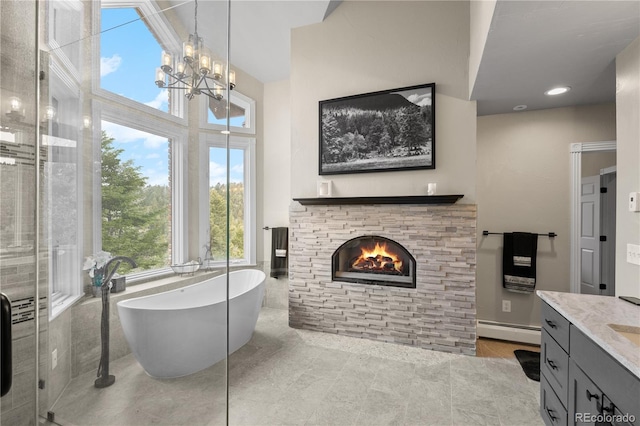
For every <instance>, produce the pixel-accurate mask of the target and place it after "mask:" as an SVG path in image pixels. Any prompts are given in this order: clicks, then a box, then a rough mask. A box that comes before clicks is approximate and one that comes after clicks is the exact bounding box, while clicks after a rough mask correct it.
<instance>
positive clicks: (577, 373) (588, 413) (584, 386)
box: [567, 359, 602, 425]
mask: <svg viewBox="0 0 640 426" xmlns="http://www.w3.org/2000/svg"><path fill="white" fill-rule="evenodd" d="M601 399H602V391H601V390H600V389H598V387H597V386H596V385H595V384H594V383H593V382H592V381H591V380H590V379H589V377H587V375H586V374H584V372H583V371H582V370H581V369H580V367H578V364H576V363H575V362H574V361H573V360H572V359H569V407H568V408H569V409H568V412H569V418H568V419H567V420H568V422H567V423H568V424H570V425H592V424H594V418H595V417H596V416H597V415H598V414H599V411H598V403H602V401H601Z"/></svg>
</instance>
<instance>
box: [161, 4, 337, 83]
mask: <svg viewBox="0 0 640 426" xmlns="http://www.w3.org/2000/svg"><path fill="white" fill-rule="evenodd" d="M341 1H342V0H247V1H245V0H231V13H230V16H231V31H230V48H229V50H230V52H231V54H230V61H231V63H233V64H234V65H235V66H236V67H238V68H240V69H242V70H243V71H245V72H247V73H249V74H251V75H252V76H254V77H255V78H257V79H258V80H260V81H261V82H263V83H268V82H272V81H279V80H285V79H287V78H289V68H290V64H291V60H290V53H289V52H290V46H291V43H290V33H291V29H292V28H297V27H302V26H305V25H311V24H317V23H319V22H322V21H323V19H324V18H325V16H328V15H329V14H330V13H331V12H332V11H333V10H334V9H335V8H336V7H337V6H338V4H339V3H340V2H341ZM169 3H170V4H171V5H172V6H177V7H175V8H174V9H173V10H174V12H175V14H176V15H177V16H178V18H179V19H180V21H181V22H185V23H187V24H186V29H187V30H188V31H189V32H193V11H194V3H193V1H187V2H185V0H171V1H169ZM226 12H227V7H226V2H223V1H217V0H200V1H198V33H199V34H200V36H201V37H203V39H204V41H205V43H206V44H207V45H208V46H210V48H211V49H212V50H213V51H217V52H226V46H224V41H225V40H226V34H225V32H226V27H227V25H226V22H225V17H226Z"/></svg>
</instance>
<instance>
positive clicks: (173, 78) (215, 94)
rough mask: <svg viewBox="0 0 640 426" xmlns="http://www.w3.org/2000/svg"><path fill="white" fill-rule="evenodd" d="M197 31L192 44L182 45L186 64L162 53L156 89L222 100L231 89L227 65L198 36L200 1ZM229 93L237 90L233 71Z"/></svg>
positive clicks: (191, 37) (191, 35) (230, 72)
mask: <svg viewBox="0 0 640 426" xmlns="http://www.w3.org/2000/svg"><path fill="white" fill-rule="evenodd" d="M194 22H195V28H194V32H193V34H189V41H185V42H184V43H183V44H182V60H179V61H177V63H176V64H175V69H174V68H173V65H174V59H173V57H172V56H171V54H170V53H167V52H166V51H163V52H162V59H161V65H160V68H158V69H156V86H158V87H159V88H162V89H178V90H184V91H185V93H184V94H185V96H186V97H187V99H189V100H191V99H193V97H194V96H195V95H200V94H203V95H206V96H208V97H210V98H212V99H215V100H217V101H219V100H221V99H222V97H223V93H224V91H225V89H226V88H227V84H226V83H225V78H224V74H225V73H224V70H225V67H224V63H223V62H222V61H217V60H214V59H213V56H212V55H211V51H210V50H209V49H208V48H207V47H205V45H204V41H203V40H202V37H199V36H198V0H195V12H194ZM228 86H229V90H233V88H234V87H235V86H236V73H235V72H234V71H233V70H229V84H228Z"/></svg>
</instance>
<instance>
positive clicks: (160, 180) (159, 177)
mask: <svg viewBox="0 0 640 426" xmlns="http://www.w3.org/2000/svg"><path fill="white" fill-rule="evenodd" d="M142 172H143V173H144V175H145V176H146V178H147V185H150V186H154V185H160V186H169V177H168V175H167V171H166V170H156V169H144V170H142Z"/></svg>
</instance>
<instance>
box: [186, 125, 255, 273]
mask: <svg viewBox="0 0 640 426" xmlns="http://www.w3.org/2000/svg"><path fill="white" fill-rule="evenodd" d="M227 146H228V148H229V149H241V150H243V151H244V173H243V176H244V181H243V185H244V259H241V260H232V259H229V263H230V264H232V265H233V266H241V265H242V266H255V265H256V264H257V263H256V250H257V247H256V208H255V207H256V139H255V138H253V137H247V136H235V135H233V136H232V135H220V134H212V133H200V146H199V153H200V155H199V157H200V159H199V161H200V164H199V169H200V176H199V185H198V188H199V199H200V203H199V215H198V216H199V220H200V223H199V229H200V231H201V232H200V238H199V239H200V241H199V249H198V253H200V254H201V258H202V259H204V258H205V248H204V246H205V244H208V243H209V235H210V231H209V148H224V149H226V148H227ZM208 266H210V267H213V268H216V267H224V266H226V260H222V261H216V260H214V261H213V262H212V263H211V264H210V265H208Z"/></svg>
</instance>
